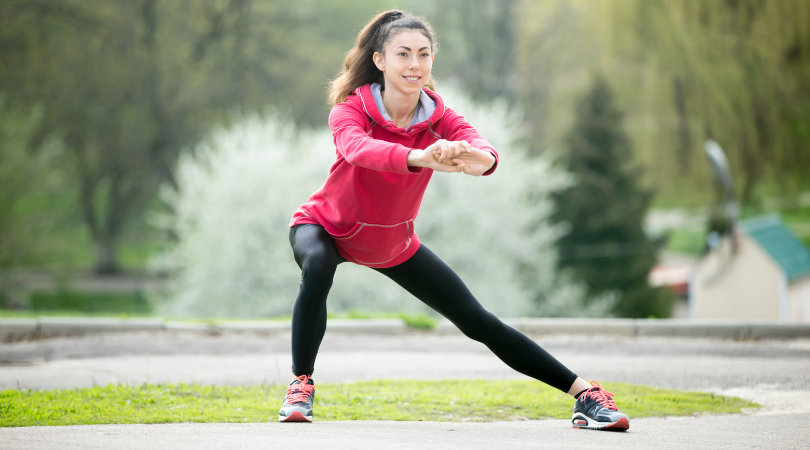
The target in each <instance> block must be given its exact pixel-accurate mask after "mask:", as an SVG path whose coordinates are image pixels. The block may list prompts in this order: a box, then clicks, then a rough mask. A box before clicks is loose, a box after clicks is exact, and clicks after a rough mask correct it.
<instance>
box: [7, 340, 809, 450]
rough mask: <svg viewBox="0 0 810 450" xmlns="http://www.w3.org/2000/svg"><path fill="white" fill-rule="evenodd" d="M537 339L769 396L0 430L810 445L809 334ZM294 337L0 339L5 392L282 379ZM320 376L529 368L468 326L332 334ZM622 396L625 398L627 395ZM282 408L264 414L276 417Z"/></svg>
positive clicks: (119, 435) (55, 441)
mask: <svg viewBox="0 0 810 450" xmlns="http://www.w3.org/2000/svg"><path fill="white" fill-rule="evenodd" d="M533 338H534V339H535V340H536V341H537V342H538V343H539V344H540V345H541V346H543V347H544V348H545V349H546V350H548V351H549V352H551V354H553V355H555V357H557V358H558V359H559V360H560V361H562V362H563V363H564V364H566V365H567V366H569V367H570V368H571V369H572V370H574V371H575V372H577V373H578V374H579V375H580V376H582V377H583V378H586V379H595V380H597V381H616V382H628V383H640V384H647V385H653V386H661V387H669V388H675V389H689V390H700V391H706V392H714V393H719V394H725V395H735V396H739V397H743V398H747V399H750V400H753V401H755V402H758V403H760V404H761V405H763V407H762V408H760V409H758V410H755V411H746V412H744V413H743V414H734V415H721V416H712V415H708V416H700V417H680V418H674V417H669V418H648V419H634V418H631V429H630V431H629V432H627V433H605V432H590V431H583V430H574V429H571V428H570V426H569V423H568V421H566V420H540V421H526V422H518V421H516V422H498V423H430V422H378V421H358V422H331V423H328V422H323V423H315V424H307V425H292V426H290V424H277V423H267V424H170V425H104V426H78V427H28V428H13V429H9V428H7V429H1V430H0V448H3V449H23V448H32V449H39V448H105V449H107V448H133V449H135V448H137V449H145V448H154V447H157V446H165V447H166V448H195V449H208V448H211V449H213V448H223V447H233V448H290V447H294V448H301V446H302V445H305V446H307V447H311V448H337V449H340V448H352V449H364V448H380V447H382V446H386V447H390V448H442V449H447V448H465V449H467V448H469V449H477V448H482V449H483V448H486V449H492V448H524V447H525V448H529V447H531V448H569V447H576V448H591V447H599V448H601V449H611V448H675V447H678V448H684V447H686V448H810V340H807V339H797V340H784V341H780V340H767V341H764V340H763V341H736V340H720V339H694V338H639V337H620V336H584V335H563V336H533ZM289 342H290V341H289V335H288V334H279V335H267V336H261V335H256V334H250V333H246V334H239V333H233V334H223V335H217V336H213V335H209V334H205V333H191V332H154V333H121V334H102V335H86V336H70V337H59V338H51V339H40V340H32V341H22V342H10V343H4V344H0V389H61V388H73V387H89V386H93V385H106V384H109V383H131V384H136V383H143V382H148V383H164V382H197V383H203V384H217V385H226V384H227V385H248V384H261V383H286V382H288V380H289V376H290V375H289V367H290V355H289V345H290V344H289ZM314 378H315V379H316V380H317V382H337V381H362V380H368V379H381V378H394V379H396V378H401V379H437V380H440V379H450V378H479V379H523V378H525V377H524V376H523V375H521V374H518V373H515V372H514V371H512V370H511V369H510V368H508V367H507V366H506V365H504V364H503V363H502V362H501V361H500V360H498V359H497V358H495V357H494V356H493V355H492V354H491V353H490V352H489V350H488V349H487V348H486V347H484V346H483V345H481V344H478V343H476V342H473V341H470V340H469V339H466V338H464V337H463V336H437V335H434V334H430V333H417V332H414V333H410V334H408V335H405V336H378V335H345V334H338V333H335V334H328V335H327V337H326V339H325V341H324V344H323V346H322V347H321V351H320V354H319V356H318V362H317V365H316V372H315V376H314ZM616 401H617V403H618V405H619V407H621V398H617V399H616ZM275 412H276V411H275V410H274V411H268V417H273V416H274V415H275ZM370 415H373V411H371V412H370ZM316 419H317V411H316Z"/></svg>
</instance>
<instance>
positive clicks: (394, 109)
mask: <svg viewBox="0 0 810 450" xmlns="http://www.w3.org/2000/svg"><path fill="white" fill-rule="evenodd" d="M420 92H421V90H420ZM381 94H382V99H383V105H384V106H385V110H386V111H387V112H388V115H389V116H390V117H391V120H392V121H393V122H394V124H395V125H396V126H398V127H400V128H407V127H408V125H410V124H411V120H413V115H414V114H415V113H416V105H418V104H419V92H417V93H415V94H405V93H403V92H400V91H397V90H394V89H386V90H384V91H382V92H381Z"/></svg>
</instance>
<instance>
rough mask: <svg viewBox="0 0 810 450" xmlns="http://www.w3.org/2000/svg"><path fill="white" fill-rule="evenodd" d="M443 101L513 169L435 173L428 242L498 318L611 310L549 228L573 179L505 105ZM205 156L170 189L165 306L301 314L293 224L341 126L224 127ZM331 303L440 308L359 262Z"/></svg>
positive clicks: (184, 166)
mask: <svg viewBox="0 0 810 450" xmlns="http://www.w3.org/2000/svg"><path fill="white" fill-rule="evenodd" d="M442 96H443V98H445V99H446V102H447V104H448V105H451V106H452V107H453V109H455V110H456V111H458V112H459V113H461V114H464V115H465V116H466V117H467V119H468V121H469V122H470V123H472V124H473V125H474V126H476V127H477V128H478V129H479V131H481V133H482V135H483V136H485V137H486V138H487V139H488V140H489V141H490V142H492V143H493V145H494V146H495V147H496V148H497V149H498V151H499V153H500V155H501V162H500V164H499V166H498V169H497V171H496V172H495V173H494V174H493V175H492V176H490V177H480V178H474V177H469V176H466V175H460V174H441V173H436V174H434V175H433V180H432V181H431V185H430V186H429V187H428V192H427V194H426V196H425V199H424V202H423V205H422V208H421V211H420V214H419V218H418V219H417V221H416V231H417V233H419V235H420V238H421V239H422V241H423V242H424V243H425V244H426V245H428V246H429V247H431V249H432V250H434V251H435V252H436V253H437V254H438V255H439V256H441V257H442V258H443V259H444V260H445V261H447V262H448V263H449V264H450V266H452V267H453V268H454V269H455V270H456V271H457V272H458V273H459V275H460V276H461V277H462V279H463V280H465V282H466V283H467V284H468V285H469V287H470V289H471V290H472V292H473V293H474V294H475V295H476V297H477V298H478V299H479V300H480V301H481V303H483V304H484V306H485V307H487V308H488V309H490V310H491V311H493V312H494V313H496V314H499V315H501V316H519V315H535V314H542V315H568V316H572V315H601V314H604V312H605V311H606V308H607V307H608V306H610V305H609V302H606V301H602V302H595V303H592V304H591V306H590V307H589V308H583V307H582V305H583V300H582V296H583V292H584V290H583V289H582V287H581V286H577V285H574V284H571V283H569V282H563V281H561V278H560V277H559V276H557V274H555V270H554V267H555V258H556V251H555V250H554V247H553V242H554V240H555V239H556V238H557V236H558V235H559V232H560V230H558V229H555V228H554V227H552V226H551V225H549V223H548V222H547V220H546V219H547V217H548V215H549V213H550V208H551V203H550V201H549V199H548V193H549V192H550V191H551V190H553V189H557V188H559V187H561V186H563V185H565V183H567V177H566V176H565V175H564V174H562V173H560V172H558V171H557V170H556V169H553V168H552V167H551V166H550V164H549V163H548V161H546V160H544V159H542V158H540V159H537V158H534V159H528V158H526V157H525V156H524V152H523V150H522V149H520V147H519V146H518V145H517V144H516V143H515V138H516V137H517V136H518V134H519V133H518V129H517V124H518V123H519V122H520V121H519V117H516V116H515V113H510V112H509V111H508V110H507V108H506V105H505V104H500V103H496V104H493V105H488V106H486V107H484V106H475V105H472V104H471V103H469V102H467V101H465V100H464V99H463V98H462V97H461V96H459V95H457V94H456V93H455V92H454V91H453V90H450V89H443V90H442ZM194 153H195V156H191V155H186V156H185V157H184V158H182V159H181V160H180V162H179V164H178V166H177V169H176V176H177V182H178V191H173V190H170V189H168V188H167V189H165V190H164V192H163V198H164V200H165V201H166V202H167V203H168V204H169V205H170V206H171V207H172V209H173V211H174V214H173V215H172V216H170V217H167V218H166V217H164V218H163V222H164V224H165V225H166V226H168V227H170V228H171V229H172V230H173V231H174V232H175V233H176V235H177V236H178V242H177V244H176V245H175V246H174V248H172V249H171V250H170V251H168V252H167V253H166V254H164V255H162V256H161V257H160V258H156V260H155V264H156V265H160V266H161V267H162V269H163V270H167V271H168V272H169V273H170V274H172V277H173V283H172V286H173V288H172V290H171V292H170V293H169V295H168V296H166V297H165V298H163V299H159V301H158V307H159V309H162V312H163V313H166V314H170V315H173V316H192V317H269V316H277V315H284V314H289V313H290V312H291V310H292V304H293V300H294V298H295V294H296V292H297V290H298V283H299V279H300V270H299V269H298V266H297V265H296V263H295V261H294V260H293V257H292V250H291V248H290V245H289V237H288V236H289V228H288V223H289V220H290V217H291V215H292V213H293V211H295V210H296V209H297V208H298V206H300V205H301V204H302V203H303V202H304V201H306V199H307V198H308V197H309V196H310V195H311V194H312V193H313V192H314V191H315V190H317V189H318V187H319V186H320V185H321V184H322V183H323V182H324V180H325V179H326V176H327V173H328V169H329V166H330V165H331V164H332V162H334V160H335V150H334V144H333V143H332V138H331V135H330V133H329V130H327V129H324V130H319V131H301V132H300V133H296V130H295V129H294V127H293V126H292V124H290V123H286V122H284V121H282V120H279V118H278V117H277V116H270V117H265V118H262V117H258V116H254V117H250V118H246V119H244V120H241V121H239V122H238V123H237V124H236V125H234V126H232V127H230V128H228V129H218V130H216V131H214V132H213V133H212V134H211V136H210V137H209V138H208V139H207V140H206V141H205V143H203V144H201V145H200V146H199V147H198V148H197V149H196V151H195V152H194ZM529 194H531V199H530V198H529ZM530 226H531V227H530ZM528 274H530V275H528ZM527 279H528V280H536V282H534V283H526V280H527ZM535 299H541V301H540V302H537V301H536V300H535ZM328 307H329V309H330V310H331V311H345V310H348V309H357V310H364V311H402V310H411V311H423V310H426V309H427V307H426V306H424V305H423V304H422V303H421V302H419V301H418V300H416V299H415V298H413V297H411V295H410V294H408V293H407V292H405V291H404V290H403V289H401V288H400V287H399V286H397V285H396V284H395V283H393V282H392V281H390V280H388V279H387V278H386V277H384V276H382V275H380V274H378V273H377V272H375V271H374V270H371V269H368V268H365V267H360V266H356V265H354V264H351V263H344V264H341V265H340V266H339V267H338V270H337V274H336V277H335V283H334V285H333V288H332V291H331V293H330V297H329V303H328Z"/></svg>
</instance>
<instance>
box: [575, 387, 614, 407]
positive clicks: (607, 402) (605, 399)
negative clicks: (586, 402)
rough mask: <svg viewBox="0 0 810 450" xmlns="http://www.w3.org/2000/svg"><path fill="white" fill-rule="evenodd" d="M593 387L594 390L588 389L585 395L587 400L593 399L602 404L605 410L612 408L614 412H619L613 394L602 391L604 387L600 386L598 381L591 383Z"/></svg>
mask: <svg viewBox="0 0 810 450" xmlns="http://www.w3.org/2000/svg"><path fill="white" fill-rule="evenodd" d="M591 384H592V385H593V387H592V388H590V389H588V391H587V392H585V393H584V394H582V395H584V396H585V398H586V399H587V398H592V399H594V400H595V401H596V403H598V404H600V405H601V406H603V407H605V408H610V409H612V410H614V411H618V410H619V407H618V406H616V403H615V402H614V401H613V394H612V393H610V392H608V391H606V390H604V389H602V386H600V385H599V383H597V382H596V381H591Z"/></svg>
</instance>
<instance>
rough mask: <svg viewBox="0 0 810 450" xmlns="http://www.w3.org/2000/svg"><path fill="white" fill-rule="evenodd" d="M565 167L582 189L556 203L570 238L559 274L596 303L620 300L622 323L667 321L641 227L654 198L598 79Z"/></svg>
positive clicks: (580, 111)
mask: <svg viewBox="0 0 810 450" xmlns="http://www.w3.org/2000/svg"><path fill="white" fill-rule="evenodd" d="M566 144H567V145H566V148H565V152H564V153H563V155H562V156H561V158H560V163H561V164H563V165H564V166H565V168H566V169H567V170H569V171H571V173H572V174H573V176H574V177H575V178H576V184H575V185H574V186H571V187H569V188H567V189H564V190H561V191H558V192H557V193H555V194H554V195H553V198H554V202H555V205H556V210H555V212H554V215H553V219H554V221H555V222H558V223H566V224H568V225H569V227H570V232H569V233H568V234H566V235H565V236H563V237H561V238H560V240H559V241H558V245H559V249H560V260H559V266H560V268H561V269H563V270H565V269H570V270H572V271H573V272H574V274H575V276H576V277H577V278H579V279H580V280H582V281H584V282H585V283H586V284H587V285H588V291H589V293H590V294H591V295H592V296H596V295H599V294H602V293H604V292H606V291H617V292H618V293H619V294H620V298H619V301H618V304H617V305H616V307H615V312H616V313H617V314H618V315H619V316H622V317H647V316H650V315H655V316H656V317H668V316H669V314H670V312H669V311H670V307H671V301H670V299H669V298H668V297H667V296H665V294H664V292H663V291H662V290H659V289H655V288H651V287H650V286H649V285H648V282H647V274H649V273H650V270H651V269H652V267H653V266H654V265H655V263H656V255H655V252H656V249H655V248H654V245H653V242H652V241H650V239H649V238H648V237H647V236H646V234H645V232H644V230H643V228H642V224H643V222H644V217H645V215H646V213H647V209H648V207H649V203H650V199H651V197H652V192H650V191H649V190H645V189H643V188H641V187H639V186H638V177H639V169H637V168H636V167H634V165H633V163H632V157H633V154H632V152H631V149H630V146H629V142H628V139H627V137H626V135H625V133H624V130H623V123H622V115H621V113H620V112H619V111H618V109H617V107H616V105H615V101H614V99H613V94H612V93H611V91H610V89H609V87H608V85H607V84H606V82H605V81H604V79H602V78H599V77H597V78H596V80H595V83H594V85H593V88H592V89H591V91H590V92H589V93H588V94H587V95H586V96H585V97H583V99H582V100H581V102H580V103H579V105H578V108H577V116H576V121H575V123H574V126H573V127H572V128H571V131H570V132H569V134H568V137H567V139H566Z"/></svg>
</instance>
